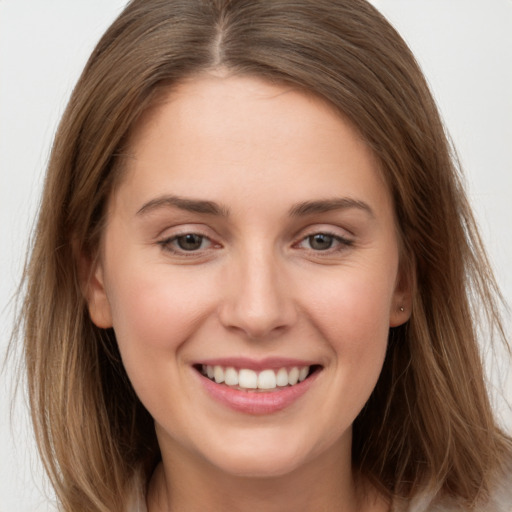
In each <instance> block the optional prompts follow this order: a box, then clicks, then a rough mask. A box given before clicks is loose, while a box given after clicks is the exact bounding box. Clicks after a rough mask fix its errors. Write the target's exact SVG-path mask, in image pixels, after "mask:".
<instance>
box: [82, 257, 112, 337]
mask: <svg viewBox="0 0 512 512" xmlns="http://www.w3.org/2000/svg"><path fill="white" fill-rule="evenodd" d="M78 266H79V275H80V286H81V288H82V293H83V295H84V297H85V300H86V302H87V306H88V309H89V316H90V317H91V320H92V322H93V323H94V324H95V325H96V327H100V328H102V329H108V328H109V327H112V311H111V307H110V302H109V300H108V296H107V293H106V291H105V279H104V270H103V266H102V263H101V260H100V258H99V257H96V258H93V259H92V258H89V257H88V256H85V255H84V254H81V255H80V256H79V257H78Z"/></svg>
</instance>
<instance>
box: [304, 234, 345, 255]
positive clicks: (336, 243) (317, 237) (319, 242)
mask: <svg viewBox="0 0 512 512" xmlns="http://www.w3.org/2000/svg"><path fill="white" fill-rule="evenodd" d="M350 245H352V240H348V239H347V238H344V237H342V236H339V235H335V234H333V233H323V232H320V233H313V234H311V235H308V236H306V237H305V238H303V239H302V240H301V241H300V243H299V244H298V247H300V248H302V249H311V250H313V251H316V252H321V251H336V250H342V249H343V248H344V247H347V246H350Z"/></svg>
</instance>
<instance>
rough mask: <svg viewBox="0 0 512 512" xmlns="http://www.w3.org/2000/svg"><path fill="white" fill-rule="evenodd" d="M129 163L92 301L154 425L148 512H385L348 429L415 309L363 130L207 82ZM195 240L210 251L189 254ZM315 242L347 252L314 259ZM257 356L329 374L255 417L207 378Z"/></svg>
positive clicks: (153, 130)
mask: <svg viewBox="0 0 512 512" xmlns="http://www.w3.org/2000/svg"><path fill="white" fill-rule="evenodd" d="M129 154H130V158H128V159H127V161H126V169H125V171H124V172H125V174H124V176H123V179H122V180H121V183H120V184H119V186H118V187H117V188H116V190H115V192H114V193H113V195H112V197H111V201H110V204H109V208H108V214H107V215H108V218H107V220H108V222H107V225H106V229H105V232H104V236H103V241H102V247H101V251H100V255H99V256H100V257H99V259H98V263H97V266H96V267H95V268H94V269H93V277H92V279H91V281H90V283H89V288H88V302H89V309H90V314H91V318H92V319H93V321H94V322H95V323H96V324H97V325H98V326H100V327H104V328H106V327H111V326H113V327H114V330H115V332H116V337H117V340H118V343H119V348H120V351H121V355H122V358H123V362H124V365H125V367H126V371H127V373H128V375H129V377H130V379H131V381H132V384H133V386H134V389H135V390H136V392H137V394H138V396H139V397H140V399H141V401H142V402H143V403H144V405H145V406H146V408H147V409H148V410H149V412H150V413H151V415H152V416H153V418H154V419H155V426H156V432H157V436H158V441H159V444H160V447H161V451H162V459H163V462H162V464H161V465H160V466H159V467H158V468H157V470H156V471H155V473H154V476H153V479H152V481H151V483H150V488H149V492H148V498H147V501H148V507H149V511H150V512H155V511H163V510H187V511H195V510H219V511H220V510H236V511H251V512H252V511H253V510H265V511H274V510H275V511H281V512H282V511H288V510H289V511H292V510H293V511H294V512H296V511H307V510H319V511H331V510H332V511H334V510H336V511H355V510H359V511H361V510H363V511H370V510H386V509H387V506H386V503H385V502H384V500H382V499H381V498H380V497H379V496H378V494H377V493H376V492H374V491H372V490H371V489H370V488H369V487H368V486H367V485H365V484H364V483H360V484H358V485H356V478H355V476H354V474H353V472H352V468H351V462H350V449H351V440H352V427H351V425H352V423H353V421H354V419H355V417H356V416H357V414H358V413H359V411H360V410H361V408H362V407H363V405H364V404H365V402H366V401H367V399H368V397H369V395H370V393H371V391H372V390H373V388H374V386H375V383H376V381H377V378H378V376H379V373H380V371H381V368H382V364H383V360H384V355H385V351H386V345H387V336H388V330H389V327H390V326H396V325H399V324H401V323H403V322H405V321H407V319H408V309H409V308H408V306H409V301H410V299H409V295H410V294H409V291H408V287H407V284H406V282H405V281H406V280H405V279H404V278H403V276H401V273H400V264H399V243H398V239H397V234H396V227H395V218H394V211H393V204H392V200H391V197H390V194H389V191H388V189H387V187H386V185H385V184H384V181H383V179H382V176H381V174H380V171H379V168H378V164H377V162H376V160H375V159H374V157H373V155H372V153H371V152H370V151H369V149H368V148H367V147H366V146H365V144H364V143H363V141H362V140H361V139H360V138H359V137H358V134H357V132H356V131H355V130H354V129H353V128H352V127H351V126H350V125H349V124H348V123H347V122H346V121H345V120H344V119H343V118H341V117H340V116H339V115H338V114H336V113H335V112H334V111H333V110H332V109H331V108H330V107H329V106H328V105H326V104H325V103H324V102H322V101H321V100H319V99H317V98H315V97H313V96H307V95H305V94H303V93H301V92H297V91H295V90H292V89H290V88H288V87H285V86H281V85H270V84H268V83H266V82H263V81H260V80H258V79H255V78H248V77H234V76H225V75H220V74H214V73H210V74H205V75H201V76H199V77H195V78H194V79H192V80H189V81H186V82H184V83H182V84H181V85H179V86H178V87H176V88H175V89H173V90H172V91H171V92H169V94H168V96H167V97H166V98H165V101H164V102H162V103H159V105H158V106H157V107H156V108H154V109H153V110H152V111H150V112H149V113H148V114H147V115H146V116H145V117H144V118H143V119H142V120H141V121H140V122H139V125H138V126H137V128H136V130H135V131H134V133H133V135H132V138H131V141H130V144H129ZM168 196H173V199H172V200H169V199H168ZM176 196H179V197H180V198H185V199H188V200H194V201H195V200H202V201H211V202H215V203H216V205H217V209H218V210H219V211H217V212H212V211H210V212H205V211H203V212H197V211H189V210H188V209H187V208H186V207H185V208H184V207H183V206H184V203H183V201H182V202H181V203H180V204H179V205H176V204H171V203H176V200H175V197H176ZM164 197H165V198H167V199H164V200H163V199H162V198H164ZM340 198H341V199H343V201H344V202H341V203H340V204H338V207H337V208H333V209H327V210H326V208H325V204H324V208H323V210H322V209H321V208H316V209H315V208H310V209H309V211H302V212H301V213H300V212H297V205H301V204H303V203H305V202H311V201H325V200H329V201H331V203H330V204H331V206H332V203H333V200H335V201H338V202H339V199H340ZM355 201H357V203H356V202H355ZM188 204H190V203H188ZM294 209H295V211H293V210H294ZM303 210H304V208H303ZM187 233H197V234H199V235H201V236H202V237H203V238H202V242H201V244H200V247H199V248H198V249H194V250H191V251H184V250H182V249H180V247H179V242H180V240H181V241H183V238H181V239H176V237H177V236H183V235H185V234H187ZM316 233H328V234H330V235H332V236H333V238H330V239H328V240H330V241H331V242H332V245H331V246H330V247H329V248H328V249H326V250H319V249H318V246H316V245H312V243H313V242H314V241H315V239H312V238H311V236H312V235H314V234H316ZM331 242H329V243H331ZM401 307H403V308H404V310H403V311H402V310H401ZM242 356H243V357H248V358H251V359H254V360H261V359H262V358H265V357H269V356H275V357H278V356H279V357H292V358H298V359H300V360H307V361H314V362H316V363H317V364H319V365H321V371H320V372H319V374H318V375H317V377H316V380H315V381H314V382H313V384H312V385H311V386H310V388H309V389H308V391H307V392H306V393H305V394H304V395H302V396H301V397H300V398H299V399H298V400H296V401H295V402H294V403H292V404H291V405H290V406H288V407H286V408H285V409H283V410H281V411H278V412H274V413H271V414H263V415H256V416H255V415H251V414H246V413H243V412H240V411H234V410H232V409H230V408H228V407H226V406H225V405H224V404H221V403H219V402H218V401H216V400H214V399H212V397H211V396H210V395H209V394H208V393H207V392H206V391H205V389H204V388H203V386H202V385H201V379H202V377H200V376H199V374H198V372H197V371H196V370H195V369H194V368H193V366H192V365H193V364H195V363H197V361H199V360H204V359H206V358H218V357H242Z"/></svg>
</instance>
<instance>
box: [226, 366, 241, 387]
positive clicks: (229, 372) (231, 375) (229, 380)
mask: <svg viewBox="0 0 512 512" xmlns="http://www.w3.org/2000/svg"><path fill="white" fill-rule="evenodd" d="M224 382H225V383H226V384H227V385H228V386H238V372H237V371H236V370H235V369H234V368H226V371H225V372H224Z"/></svg>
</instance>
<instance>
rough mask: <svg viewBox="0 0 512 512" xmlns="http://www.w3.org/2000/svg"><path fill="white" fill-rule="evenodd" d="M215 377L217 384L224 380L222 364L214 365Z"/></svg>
mask: <svg viewBox="0 0 512 512" xmlns="http://www.w3.org/2000/svg"><path fill="white" fill-rule="evenodd" d="M213 377H214V379H215V382H216V383H217V384H220V383H221V382H224V370H223V369H222V366H214V367H213Z"/></svg>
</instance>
